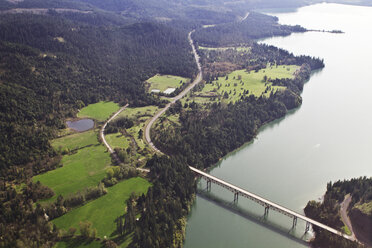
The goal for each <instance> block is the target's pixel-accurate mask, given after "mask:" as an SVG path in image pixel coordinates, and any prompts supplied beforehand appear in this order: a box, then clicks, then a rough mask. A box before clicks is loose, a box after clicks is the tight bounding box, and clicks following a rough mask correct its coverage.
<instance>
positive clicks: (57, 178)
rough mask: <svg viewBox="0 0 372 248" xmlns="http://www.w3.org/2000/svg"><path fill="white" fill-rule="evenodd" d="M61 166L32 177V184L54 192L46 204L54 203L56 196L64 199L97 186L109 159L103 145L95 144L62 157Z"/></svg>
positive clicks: (104, 173) (108, 163)
mask: <svg viewBox="0 0 372 248" xmlns="http://www.w3.org/2000/svg"><path fill="white" fill-rule="evenodd" d="M62 164H63V167H60V168H57V169H55V170H52V171H48V172H46V173H44V174H40V175H37V176H35V177H33V181H34V182H37V181H40V182H41V183H42V184H44V185H46V186H48V187H49V188H51V189H52V190H53V191H54V193H55V195H54V196H53V197H52V198H49V199H48V200H46V201H47V202H51V201H54V200H55V199H56V198H57V197H58V195H62V196H63V197H66V196H68V195H69V194H72V193H75V192H77V191H79V190H80V191H81V190H83V189H85V188H87V187H91V186H97V185H98V183H99V182H100V181H101V180H102V179H103V178H104V177H105V175H106V168H107V167H108V166H110V164H111V157H110V155H109V153H108V152H107V151H106V148H105V147H104V146H103V145H101V144H95V145H92V146H90V147H86V148H83V149H80V150H78V151H77V152H76V153H74V154H71V155H65V156H63V158H62Z"/></svg>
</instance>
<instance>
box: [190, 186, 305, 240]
mask: <svg viewBox="0 0 372 248" xmlns="http://www.w3.org/2000/svg"><path fill="white" fill-rule="evenodd" d="M197 195H198V196H199V197H201V198H203V199H204V200H207V201H209V202H212V203H214V204H216V205H217V206H219V207H222V208H224V209H226V210H228V211H230V212H233V213H235V214H237V215H239V216H241V217H243V218H245V219H247V220H249V221H251V222H253V223H255V224H257V225H260V226H262V227H265V228H266V229H269V230H270V231H272V232H275V233H278V234H280V235H282V236H284V237H286V238H288V239H291V240H292V241H295V242H297V243H299V244H302V245H305V246H308V245H309V243H308V242H307V241H306V240H304V238H305V236H306V235H305V234H304V235H302V236H301V237H299V236H295V229H293V228H289V229H288V228H285V227H283V226H281V225H278V224H276V223H274V222H271V221H270V220H269V219H268V216H265V215H258V214H256V213H253V212H251V211H249V210H246V209H244V208H242V207H240V206H238V205H237V204H235V203H234V201H232V202H229V201H226V200H223V199H221V198H219V197H218V196H216V195H214V194H212V193H211V192H208V191H207V190H205V189H199V188H198V189H197ZM262 211H264V208H262Z"/></svg>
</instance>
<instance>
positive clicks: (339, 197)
mask: <svg viewBox="0 0 372 248" xmlns="http://www.w3.org/2000/svg"><path fill="white" fill-rule="evenodd" d="M348 194H350V195H351V197H352V200H351V203H350V205H349V208H348V210H347V212H348V215H349V216H351V217H352V218H351V221H352V225H353V229H354V231H355V232H356V236H357V238H360V237H361V238H362V241H364V242H367V243H370V242H371V237H370V234H371V225H372V211H371V210H369V213H365V214H363V217H362V218H363V219H364V220H365V221H364V223H363V225H364V226H363V227H362V228H361V227H360V226H359V225H358V223H357V222H355V221H353V213H354V212H355V211H357V209H358V208H360V206H362V205H363V204H366V206H367V205H368V204H369V205H370V203H371V202H372V179H371V178H366V177H361V178H354V179H351V180H344V181H336V182H334V183H332V182H329V183H328V184H327V191H326V193H325V195H324V200H323V202H316V201H309V202H308V204H307V206H306V207H305V214H306V216H308V217H310V218H313V219H315V220H317V221H320V222H322V223H324V224H326V225H329V226H331V227H334V228H336V229H338V230H340V231H341V228H342V227H343V226H344V223H343V222H342V220H341V218H340V215H339V211H340V204H341V202H342V201H343V200H344V198H345V196H346V195H348ZM358 206H359V207H358ZM358 222H360V219H359V220H358ZM313 229H314V231H315V233H316V236H315V240H313V242H312V243H313V245H314V246H315V247H326V246H327V247H330V248H333V247H334V248H336V247H337V248H343V247H345V248H346V247H347V248H349V247H363V246H361V245H359V244H358V243H356V242H354V243H352V242H350V241H347V240H346V239H343V238H340V237H338V236H336V235H333V234H331V233H328V232H326V231H324V230H323V229H320V228H317V227H315V226H314V227H313Z"/></svg>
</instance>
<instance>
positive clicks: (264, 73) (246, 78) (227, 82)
mask: <svg viewBox="0 0 372 248" xmlns="http://www.w3.org/2000/svg"><path fill="white" fill-rule="evenodd" d="M298 68H299V67H298V66H296V65H282V66H268V67H267V68H265V69H261V70H259V71H257V72H255V71H249V72H247V71H246V70H236V71H233V72H231V73H230V74H228V75H227V76H225V77H218V78H217V80H213V81H212V82H211V83H208V84H205V85H204V88H203V90H202V91H201V92H196V93H194V97H190V96H189V97H188V98H189V99H186V100H184V101H183V103H184V102H189V101H190V100H191V101H195V102H198V103H206V102H210V101H211V100H212V99H213V97H211V96H215V97H214V98H216V100H219V101H221V100H222V101H224V102H235V101H237V100H239V99H240V98H241V97H242V96H248V95H254V96H256V97H259V96H261V95H263V96H266V97H268V96H269V95H270V93H271V92H274V93H275V92H276V91H278V90H284V89H285V87H282V86H273V85H272V83H270V82H268V80H266V81H265V80H264V78H267V79H270V78H271V79H275V78H279V79H282V78H294V72H295V71H296V70H297V69H298Z"/></svg>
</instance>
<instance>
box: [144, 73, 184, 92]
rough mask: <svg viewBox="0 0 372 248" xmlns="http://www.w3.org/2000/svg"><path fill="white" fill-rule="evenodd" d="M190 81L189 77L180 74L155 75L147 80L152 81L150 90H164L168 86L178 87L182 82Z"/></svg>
mask: <svg viewBox="0 0 372 248" xmlns="http://www.w3.org/2000/svg"><path fill="white" fill-rule="evenodd" d="M189 81H190V79H189V78H184V77H179V76H172V75H155V76H153V77H152V78H149V79H148V80H147V81H146V82H148V83H150V88H149V92H151V91H152V90H155V89H156V90H160V91H161V92H163V91H164V90H166V89H168V88H178V87H180V86H181V85H182V83H187V82H189Z"/></svg>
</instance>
